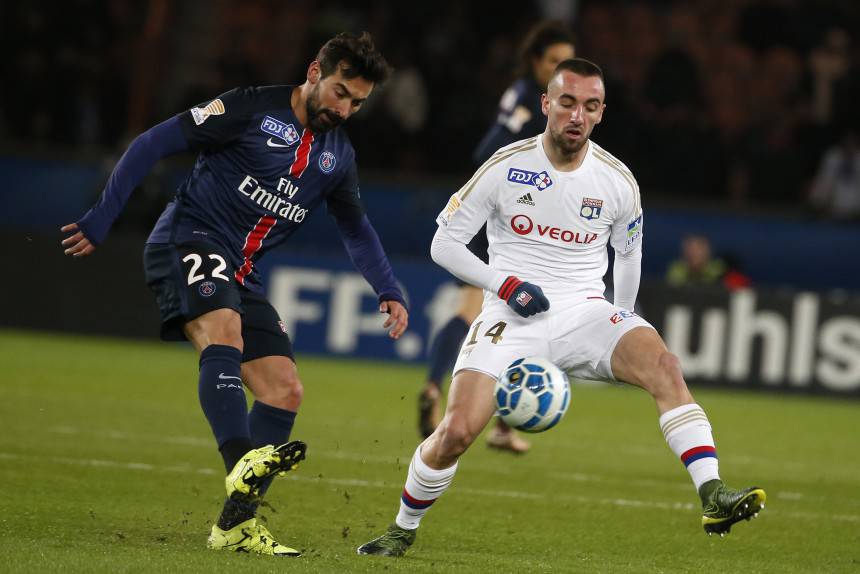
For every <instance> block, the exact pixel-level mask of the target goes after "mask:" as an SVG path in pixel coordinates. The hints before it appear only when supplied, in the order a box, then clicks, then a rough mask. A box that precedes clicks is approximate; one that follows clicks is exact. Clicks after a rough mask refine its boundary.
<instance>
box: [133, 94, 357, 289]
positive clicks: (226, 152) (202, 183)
mask: <svg viewBox="0 0 860 574" xmlns="http://www.w3.org/2000/svg"><path fill="white" fill-rule="evenodd" d="M293 88H294V86H266V87H254V88H243V89H238V88H237V89H235V90H231V91H229V92H227V93H225V94H222V95H220V96H218V98H216V99H214V100H212V101H211V102H208V103H205V104H201V105H200V106H198V107H194V108H192V109H191V110H188V111H186V112H183V113H181V114H179V116H178V118H179V121H180V124H181V126H182V131H183V133H184V134H185V138H186V140H187V141H188V145H189V147H190V148H191V149H194V150H199V151H200V153H199V155H198V157H197V161H196V163H195V165H194V169H193V170H192V171H191V173H190V174H189V175H188V177H187V178H186V179H185V181H184V182H183V183H182V184H181V185H180V186H179V189H178V192H177V194H176V198H175V200H174V201H172V202H170V203H169V204H168V205H167V208H166V209H165V210H164V212H163V213H162V214H161V217H160V218H159V220H158V222H157V223H156V225H155V228H154V229H153V231H152V233H151V234H150V236H149V239H148V240H147V243H183V242H186V241H199V240H205V241H213V242H215V243H217V244H219V245H220V246H221V247H222V248H223V249H224V250H225V251H226V253H227V254H228V255H229V257H230V259H231V262H232V264H233V266H234V268H235V269H236V272H235V278H236V281H238V282H239V283H240V284H242V285H244V286H246V287H248V288H249V289H252V290H254V291H260V290H261V285H260V281H259V278H258V276H257V273H256V271H255V269H254V262H255V261H257V260H259V258H260V257H261V256H262V255H263V254H264V253H265V252H266V251H268V250H269V249H271V248H272V247H274V246H276V245H278V244H280V243H282V242H283V241H284V240H286V239H287V238H288V237H289V236H290V235H292V234H293V233H294V232H295V231H296V230H297V229H298V228H299V226H301V224H302V223H303V222H304V221H305V220H306V219H307V218H308V217H309V216H310V213H311V212H312V211H314V210H316V209H317V208H318V207H320V204H321V203H322V202H323V201H325V202H326V205H327V208H328V211H329V213H330V214H332V215H333V216H335V217H338V218H341V217H343V218H350V219H352V218H360V217H361V216H362V215H363V214H364V208H363V207H362V204H361V201H360V199H359V193H358V175H357V170H356V165H355V152H354V150H353V148H352V145H351V144H350V142H349V139H348V138H347V136H346V134H345V133H344V132H343V131H342V130H341V129H340V128H335V129H333V130H331V131H328V132H325V133H314V132H312V131H310V130H309V129H307V128H305V127H304V126H302V125H301V123H300V122H299V121H298V119H297V118H296V115H295V113H294V112H293V109H292V106H291V104H290V98H291V95H292V91H293Z"/></svg>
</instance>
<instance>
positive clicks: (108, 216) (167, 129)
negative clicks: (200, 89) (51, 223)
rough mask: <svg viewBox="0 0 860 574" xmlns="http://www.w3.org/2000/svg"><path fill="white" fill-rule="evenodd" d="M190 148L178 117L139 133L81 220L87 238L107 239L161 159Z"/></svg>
mask: <svg viewBox="0 0 860 574" xmlns="http://www.w3.org/2000/svg"><path fill="white" fill-rule="evenodd" d="M187 149H188V142H187V141H186V140H185V136H184V135H183V133H182V129H181V128H180V127H179V120H177V119H176V118H175V117H173V118H170V119H169V120H167V121H164V122H162V123H160V124H158V125H157V126H154V127H152V128H150V129H149V130H147V131H145V132H143V133H142V134H140V135H139V136H137V137H136V138H135V139H134V141H132V142H131V145H129V146H128V149H127V150H126V152H125V153H124V154H123V156H122V158H120V160H119V162H117V164H116V167H114V170H113V172H112V173H111V175H110V179H108V182H107V185H105V189H104V191H103V192H102V194H101V197H99V201H98V203H96V204H95V205H94V206H93V208H92V209H90V210H89V211H88V212H87V213H86V214H84V216H83V217H82V218H81V219H80V221H78V227H79V228H80V229H81V231H82V232H83V234H84V237H86V238H87V239H89V240H90V242H92V243H93V244H95V245H98V244H100V243H101V242H103V241H104V240H105V238H106V237H107V234H108V231H109V230H110V227H111V225H113V222H114V221H115V220H116V218H117V217H118V216H119V214H120V212H121V211H122V208H123V207H125V204H126V202H127V201H128V198H129V196H130V195H131V192H132V191H134V188H135V187H137V185H138V184H139V183H140V182H141V181H142V180H143V178H144V177H146V174H148V173H149V172H150V170H151V169H152V168H153V166H155V164H156V163H158V160H160V159H162V158H164V157H167V156H169V155H173V154H175V153H179V152H182V151H185V150H187Z"/></svg>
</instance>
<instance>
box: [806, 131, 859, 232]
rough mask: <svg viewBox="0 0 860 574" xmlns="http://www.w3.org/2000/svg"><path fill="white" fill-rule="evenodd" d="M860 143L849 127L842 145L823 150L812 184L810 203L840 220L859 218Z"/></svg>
mask: <svg viewBox="0 0 860 574" xmlns="http://www.w3.org/2000/svg"><path fill="white" fill-rule="evenodd" d="M858 144H860V142H858V138H857V131H856V130H853V129H846V130H845V133H844V135H843V136H842V138H841V141H840V142H839V145H836V146H833V147H831V148H830V149H828V150H827V151H826V152H825V153H824V157H822V159H821V164H820V166H819V168H818V174H817V175H816V177H815V181H814V182H813V184H812V190H811V193H810V196H809V199H810V202H811V203H812V205H813V207H815V208H816V209H817V210H818V211H819V212H820V213H822V214H823V215H825V216H827V217H832V218H833V219H836V220H840V221H856V220H858V219H860V145H858Z"/></svg>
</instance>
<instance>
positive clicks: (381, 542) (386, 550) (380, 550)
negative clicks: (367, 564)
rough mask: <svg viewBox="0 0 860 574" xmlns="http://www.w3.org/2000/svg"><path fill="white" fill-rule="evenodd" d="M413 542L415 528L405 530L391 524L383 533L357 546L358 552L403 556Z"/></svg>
mask: <svg viewBox="0 0 860 574" xmlns="http://www.w3.org/2000/svg"><path fill="white" fill-rule="evenodd" d="M413 542H415V530H407V529H405V528H400V527H399V526H397V525H396V524H392V525H391V526H389V527H388V530H386V531H385V534H383V535H382V536H380V537H379V538H374V539H373V540H371V541H370V542H368V543H366V544H362V545H361V546H359V547H358V553H359V554H374V555H377V556H403V555H404V554H405V553H406V551H407V550H408V549H409V547H410V546H412V543H413Z"/></svg>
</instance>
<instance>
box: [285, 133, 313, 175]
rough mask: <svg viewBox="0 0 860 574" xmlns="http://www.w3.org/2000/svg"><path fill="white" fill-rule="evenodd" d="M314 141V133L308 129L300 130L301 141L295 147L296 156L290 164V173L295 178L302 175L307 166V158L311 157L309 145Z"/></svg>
mask: <svg viewBox="0 0 860 574" xmlns="http://www.w3.org/2000/svg"><path fill="white" fill-rule="evenodd" d="M313 143H314V133H313V132H312V131H310V130H307V129H306V130H304V131H303V132H302V143H300V144H299V147H297V148H296V156H295V159H294V160H293V165H291V166H290V175H291V176H293V177H295V178H300V177H302V174H303V173H304V172H305V169H306V168H307V167H308V160H309V159H310V157H311V145H312V144H313Z"/></svg>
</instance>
